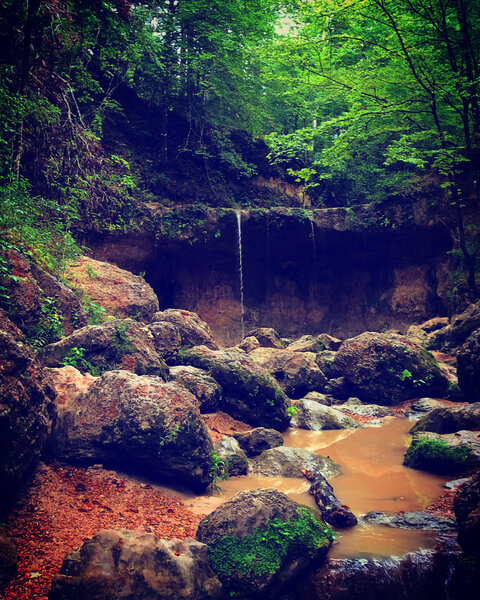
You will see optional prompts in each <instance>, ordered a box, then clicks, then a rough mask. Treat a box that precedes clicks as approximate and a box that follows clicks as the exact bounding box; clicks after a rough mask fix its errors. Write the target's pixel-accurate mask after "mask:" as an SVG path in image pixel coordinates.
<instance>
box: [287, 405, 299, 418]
mask: <svg viewBox="0 0 480 600" xmlns="http://www.w3.org/2000/svg"><path fill="white" fill-rule="evenodd" d="M297 413H298V408H297V407H296V406H293V405H292V406H289V407H287V415H288V416H289V417H293V416H295V415H296V414H297Z"/></svg>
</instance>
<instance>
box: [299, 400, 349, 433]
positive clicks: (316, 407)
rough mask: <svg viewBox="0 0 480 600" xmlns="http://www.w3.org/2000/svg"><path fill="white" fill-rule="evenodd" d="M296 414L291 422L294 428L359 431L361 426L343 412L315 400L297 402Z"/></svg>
mask: <svg viewBox="0 0 480 600" xmlns="http://www.w3.org/2000/svg"><path fill="white" fill-rule="evenodd" d="M295 408H296V413H295V414H294V415H293V417H292V420H291V422H290V424H291V426H292V427H298V428H299V429H309V430H311V431H321V430H322V429H357V428H358V427H360V425H359V424H358V423H357V422H356V421H354V420H353V419H352V417H349V416H347V415H344V414H343V413H342V412H341V411H339V410H337V409H336V408H332V407H331V406H325V405H323V404H320V403H319V402H315V400H306V399H305V398H304V399H303V400H297V402H296V403H295Z"/></svg>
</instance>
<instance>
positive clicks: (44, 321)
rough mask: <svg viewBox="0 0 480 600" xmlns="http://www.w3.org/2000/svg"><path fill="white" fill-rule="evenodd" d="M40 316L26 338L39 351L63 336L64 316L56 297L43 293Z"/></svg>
mask: <svg viewBox="0 0 480 600" xmlns="http://www.w3.org/2000/svg"><path fill="white" fill-rule="evenodd" d="M41 300H42V307H41V313H40V318H39V319H38V321H37V323H35V325H34V326H33V327H30V328H29V329H28V331H27V332H26V338H27V342H28V343H29V345H30V346H31V347H32V348H33V350H34V351H38V350H40V349H41V348H43V346H46V345H47V344H52V343H53V342H58V340H59V339H60V338H61V337H63V335H64V330H63V317H62V314H61V312H60V311H59V309H58V307H57V302H56V300H55V298H51V297H49V296H44V295H42V298H41Z"/></svg>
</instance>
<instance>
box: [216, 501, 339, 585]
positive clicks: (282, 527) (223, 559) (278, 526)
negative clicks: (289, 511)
mask: <svg viewBox="0 0 480 600" xmlns="http://www.w3.org/2000/svg"><path fill="white" fill-rule="evenodd" d="M297 512H298V516H297V517H293V518H292V519H290V520H289V521H287V522H284V521H281V520H280V519H271V520H270V521H269V523H268V526H267V527H259V528H258V529H256V530H255V531H254V532H253V533H252V534H250V535H249V536H247V537H245V538H243V539H241V538H238V537H233V536H224V537H221V538H219V539H218V540H217V541H216V542H215V543H214V544H211V545H209V546H208V560H209V562H210V564H211V566H212V568H213V569H214V571H216V573H217V574H218V575H220V576H222V575H223V576H227V577H228V576H229V575H230V574H231V573H233V572H237V573H240V574H243V575H245V574H247V573H249V572H252V573H253V574H254V575H255V576H257V577H262V576H263V575H267V574H272V573H276V572H277V571H278V570H279V569H280V568H281V566H282V564H283V562H284V560H285V558H286V557H287V555H289V554H291V553H292V552H295V555H296V556H301V555H303V554H305V553H306V554H308V555H309V556H311V557H312V558H313V557H314V556H315V554H316V552H317V551H318V550H319V549H320V548H322V547H325V546H326V545H329V542H330V541H331V540H333V533H332V531H331V529H329V528H328V527H326V525H325V524H324V523H323V522H322V521H319V520H318V519H317V518H316V517H315V516H314V515H313V514H312V513H311V512H310V511H309V510H308V509H307V508H306V507H301V508H299V509H298V511H297Z"/></svg>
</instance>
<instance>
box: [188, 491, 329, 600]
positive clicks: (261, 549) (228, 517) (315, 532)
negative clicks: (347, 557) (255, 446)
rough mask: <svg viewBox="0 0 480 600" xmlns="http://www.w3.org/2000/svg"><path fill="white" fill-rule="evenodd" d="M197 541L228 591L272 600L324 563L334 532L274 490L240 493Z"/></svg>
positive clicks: (211, 519)
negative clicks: (291, 581) (287, 585)
mask: <svg viewBox="0 0 480 600" xmlns="http://www.w3.org/2000/svg"><path fill="white" fill-rule="evenodd" d="M197 539H198V540H199V541H202V542H203V543H206V544H207V545H208V560H209V563H210V566H211V567H212V569H213V570H214V571H215V572H216V573H217V575H218V577H219V579H220V581H221V582H222V584H223V586H224V589H225V591H226V592H227V594H228V593H230V595H231V596H234V597H235V598H245V599H246V598H257V597H260V596H261V597H262V598H271V597H274V596H275V594H276V593H277V592H278V590H279V589H280V588H281V587H282V586H283V585H284V584H285V583H286V582H287V581H288V580H289V579H290V578H291V577H293V576H294V575H298V574H299V572H301V571H303V570H305V569H307V568H309V567H310V566H312V565H313V563H315V562H318V561H319V560H320V559H321V558H323V557H324V556H325V555H326V553H327V552H328V549H329V548H330V546H331V544H332V541H333V534H332V531H331V530H330V529H329V528H328V527H327V526H326V525H325V523H324V522H323V521H321V520H320V518H319V517H317V513H316V512H314V511H312V509H310V508H308V507H306V506H302V505H300V504H298V503H296V502H294V501H293V500H290V499H289V498H288V497H287V496H286V495H285V494H283V493H282V492H279V491H277V490H274V489H268V490H254V491H249V492H241V493H240V494H237V495H236V496H235V497H234V498H233V499H232V500H230V501H229V502H226V503H225V504H223V505H222V506H220V507H219V508H218V509H217V510H216V511H214V512H213V513H211V514H210V515H208V516H207V517H206V518H205V519H203V521H201V522H200V525H199V527H198V531H197Z"/></svg>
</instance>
